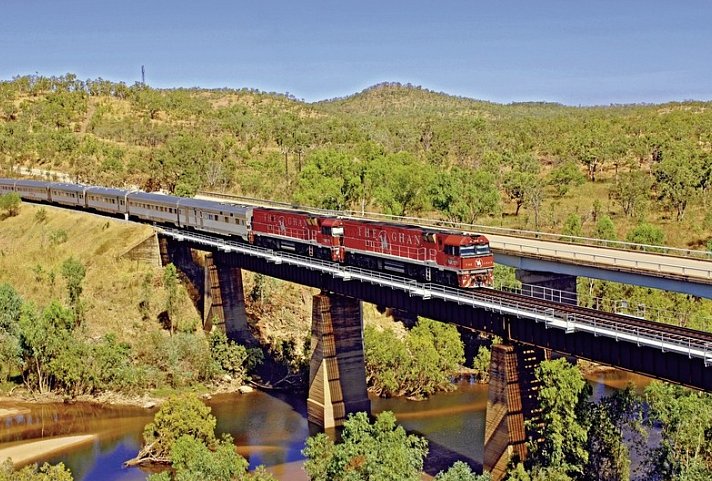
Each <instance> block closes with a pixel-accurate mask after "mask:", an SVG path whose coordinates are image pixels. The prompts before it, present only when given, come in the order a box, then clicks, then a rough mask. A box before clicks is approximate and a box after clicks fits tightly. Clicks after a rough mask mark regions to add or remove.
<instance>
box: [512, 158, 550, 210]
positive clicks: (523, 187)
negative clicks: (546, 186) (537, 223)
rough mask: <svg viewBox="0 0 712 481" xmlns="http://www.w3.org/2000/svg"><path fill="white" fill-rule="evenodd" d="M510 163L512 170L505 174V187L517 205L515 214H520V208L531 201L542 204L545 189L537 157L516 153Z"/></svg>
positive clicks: (537, 204)
mask: <svg viewBox="0 0 712 481" xmlns="http://www.w3.org/2000/svg"><path fill="white" fill-rule="evenodd" d="M508 163H509V164H510V170H509V171H507V172H506V173H505V174H504V182H503V187H504V191H505V192H506V194H507V195H508V196H509V198H510V199H511V200H513V201H514V202H515V203H516V205H517V208H516V210H515V212H514V215H519V209H520V208H521V207H522V206H523V205H525V204H528V203H530V202H533V203H534V205H536V206H540V205H541V202H540V200H541V196H542V194H543V191H542V188H541V181H540V179H539V177H538V176H539V162H538V161H537V159H536V158H535V157H534V156H533V155H530V154H526V155H516V156H514V157H513V158H512V159H508ZM532 197H533V198H532Z"/></svg>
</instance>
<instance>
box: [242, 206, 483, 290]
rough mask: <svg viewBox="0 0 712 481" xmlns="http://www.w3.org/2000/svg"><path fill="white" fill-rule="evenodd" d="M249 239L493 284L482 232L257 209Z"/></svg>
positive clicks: (420, 275)
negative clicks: (470, 232)
mask: <svg viewBox="0 0 712 481" xmlns="http://www.w3.org/2000/svg"><path fill="white" fill-rule="evenodd" d="M251 232H252V234H251V238H250V241H251V242H253V243H254V244H256V245H259V246H262V247H267V248H270V249H275V250H285V251H290V252H294V253H296V254H300V255H305V256H309V257H316V258H319V259H324V260H331V261H334V262H340V263H343V264H346V265H350V266H356V267H362V268H364V269H371V270H378V271H383V272H390V273H393V274H397V275H402V276H405V277H410V278H413V279H417V280H420V281H424V282H434V283H438V284H446V285H451V286H458V287H481V286H489V285H491V283H492V269H493V267H494V258H493V256H492V253H491V252H490V249H489V241H488V240H487V238H486V237H485V236H483V235H480V234H469V233H464V232H456V231H449V230H445V229H436V228H423V227H420V226H410V225H401V224H394V223H382V222H373V221H368V220H364V219H355V218H340V217H336V216H329V215H322V214H315V213H310V212H303V211H292V210H280V209H268V208H262V207H255V208H254V210H253V215H252V229H251Z"/></svg>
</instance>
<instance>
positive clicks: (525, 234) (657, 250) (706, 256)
mask: <svg viewBox="0 0 712 481" xmlns="http://www.w3.org/2000/svg"><path fill="white" fill-rule="evenodd" d="M198 194H201V195H205V196H213V197H216V198H222V199H228V200H235V201H245V202H251V203H258V204H261V205H267V206H274V207H280V208H290V209H303V210H307V211H312V212H318V213H323V214H328V215H335V216H348V217H355V218H359V219H383V220H387V221H389V222H401V223H409V224H418V225H429V226H433V227H451V228H455V229H462V230H466V231H470V232H479V233H482V234H501V235H507V236H509V237H521V238H525V239H537V240H546V241H553V242H558V243H562V244H576V245H579V246H582V245H584V246H592V247H606V248H610V249H617V250H622V251H635V252H647V253H652V254H663V255H667V256H674V257H683V258H691V259H703V260H712V252H709V251H703V250H694V249H682V248H679V247H668V246H657V245H650V244H637V243H635V242H627V241H619V240H604V239H596V238H592V237H581V236H572V235H566V234H554V233H550V232H541V231H532V230H526V229H512V228H509V227H497V226H488V225H482V224H468V223H464V222H454V221H449V220H440V219H426V218H421V217H409V216H397V215H390V214H382V213H380V212H366V211H353V210H343V211H336V210H329V209H320V208H317V207H307V206H300V205H295V204H290V203H287V202H278V201H271V200H265V199H257V198H254V197H246V196H239V195H232V194H225V193H222V192H212V191H199V192H198Z"/></svg>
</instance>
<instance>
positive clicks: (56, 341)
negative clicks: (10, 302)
mask: <svg viewBox="0 0 712 481" xmlns="http://www.w3.org/2000/svg"><path fill="white" fill-rule="evenodd" d="M75 325H76V321H75V318H74V315H73V313H72V312H71V311H70V310H68V309H65V308H63V307H62V306H61V305H60V304H59V303H57V302H56V301H53V302H51V303H50V304H49V305H48V306H47V307H46V308H45V309H44V310H43V311H42V313H41V314H38V313H37V311H36V309H35V307H34V306H32V305H29V304H25V305H24V306H23V310H22V314H21V315H20V347H21V349H22V358H23V377H24V378H25V383H26V384H27V385H28V386H30V387H31V388H32V389H37V390H39V392H41V393H45V392H48V391H49V390H50V389H51V388H52V386H53V381H54V376H53V367H54V368H55V371H56V367H57V366H58V364H56V363H55V365H54V366H53V361H55V360H56V359H57V358H58V356H59V355H60V354H63V353H66V352H67V351H70V350H72V349H74V347H75V345H76V342H75V340H74V338H73V336H72V331H73V329H74V327H75Z"/></svg>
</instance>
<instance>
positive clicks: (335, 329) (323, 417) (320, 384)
mask: <svg viewBox="0 0 712 481" xmlns="http://www.w3.org/2000/svg"><path fill="white" fill-rule="evenodd" d="M312 302H313V304H312V341H311V342H312V351H313V353H312V358H311V362H310V364H309V395H308V398H307V419H308V420H309V421H310V422H313V423H315V424H317V425H319V426H321V427H323V428H332V427H335V426H341V425H342V424H343V422H344V421H345V420H346V416H347V414H349V413H354V412H359V411H366V412H367V413H370V412H371V402H370V401H369V399H368V393H367V391H366V369H365V365H364V354H363V315H362V310H361V301H360V300H358V299H354V298H351V297H346V296H342V295H338V294H334V293H326V292H322V293H321V294H318V295H316V296H314V298H313V301H312Z"/></svg>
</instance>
